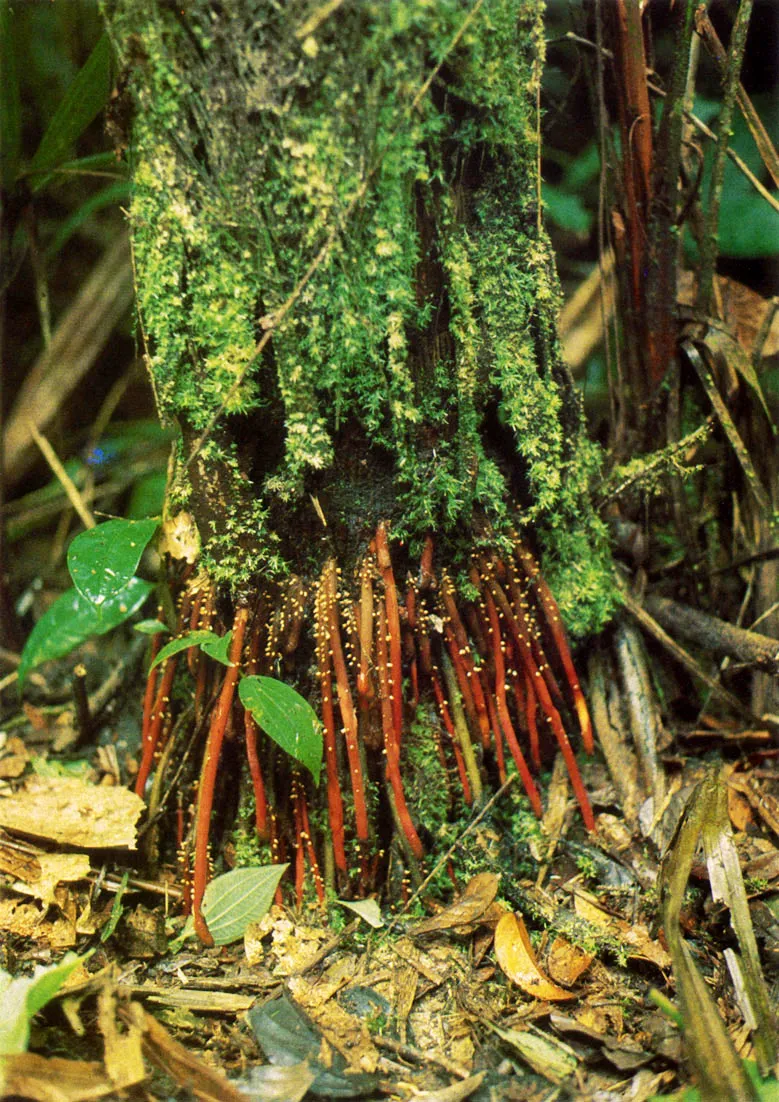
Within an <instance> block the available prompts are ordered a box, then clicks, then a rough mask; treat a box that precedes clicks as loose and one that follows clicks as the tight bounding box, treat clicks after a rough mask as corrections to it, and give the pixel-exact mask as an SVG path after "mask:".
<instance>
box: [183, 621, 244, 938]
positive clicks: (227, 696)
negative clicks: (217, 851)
mask: <svg viewBox="0 0 779 1102" xmlns="http://www.w3.org/2000/svg"><path fill="white" fill-rule="evenodd" d="M248 620H249V608H248V606H247V605H241V606H240V607H239V608H238V610H237V611H236V613H235V618H234V620H233V635H232V639H231V640H230V650H229V653H228V658H229V661H230V666H229V667H228V669H227V673H226V674H225V678H224V681H223V682H222V690H221V692H220V693H219V699H218V701H217V704H216V707H215V708H214V713H213V715H212V717H211V728H210V730H209V732H208V741H207V743H206V751H205V756H204V759H203V769H202V772H201V776H200V789H199V792H198V802H197V818H196V821H195V868H194V874H193V879H192V913H193V918H194V923H195V933H196V934H197V936H198V937H199V938H200V940H201V941H202V942H203V943H204V944H205V945H213V944H214V939H213V938H212V937H211V934H210V933H209V932H208V926H207V925H206V921H205V919H204V918H203V913H202V911H201V909H200V908H201V904H202V902H203V895H204V893H205V890H206V884H207V882H208V834H209V828H210V826H211V809H212V807H213V803H214V787H215V785H216V776H217V772H218V770H219V755H220V751H221V749H222V741H223V739H224V734H225V730H226V729H227V721H228V719H229V718H230V710H231V708H232V706H233V699H234V697H235V686H236V684H237V683H238V672H239V671H238V663H239V662H240V660H241V651H242V650H243V640H244V635H245V632H246V625H247V623H248Z"/></svg>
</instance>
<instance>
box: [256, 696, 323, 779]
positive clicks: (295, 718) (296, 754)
mask: <svg viewBox="0 0 779 1102" xmlns="http://www.w3.org/2000/svg"><path fill="white" fill-rule="evenodd" d="M238 695H239V696H240V698H241V703H242V704H243V706H244V708H248V709H249V711H250V712H251V713H252V715H253V716H254V718H255V720H256V721H257V723H258V724H259V725H260V727H261V728H262V729H263V731H264V732H265V734H266V735H267V736H268V737H269V738H272V739H273V741H274V742H275V743H276V744H277V745H278V746H280V747H281V748H282V750H286V752H287V753H288V754H289V755H290V757H293V758H294V759H295V760H296V761H299V762H300V764H301V765H304V766H305V767H306V769H308V771H309V772H310V773H311V775H312V777H313V778H314V783H315V784H319V771H320V769H321V767H322V729H321V727H320V725H319V720H318V719H317V717H316V713H315V712H314V709H313V708H312V707H311V705H310V704H309V703H308V701H306V700H304V699H303V697H302V696H301V695H300V693H298V692H296V691H295V690H294V689H293V688H292V687H291V686H290V685H285V684H284V682H283V681H277V680H276V678H274V677H255V676H252V677H244V678H243V680H242V681H241V683H240V684H239V686H238Z"/></svg>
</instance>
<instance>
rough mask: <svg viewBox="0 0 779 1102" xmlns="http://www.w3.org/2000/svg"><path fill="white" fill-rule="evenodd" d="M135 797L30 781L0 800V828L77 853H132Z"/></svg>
mask: <svg viewBox="0 0 779 1102" xmlns="http://www.w3.org/2000/svg"><path fill="white" fill-rule="evenodd" d="M143 808H144V803H143V800H142V799H141V798H140V796H136V795H135V793H134V792H130V791H129V790H128V789H126V788H108V787H103V786H99V785H94V784H87V783H86V782H85V781H81V780H78V779H76V778H72V777H31V778H30V780H29V781H28V782H27V783H26V785H25V786H24V788H22V789H20V790H19V791H18V792H16V793H14V795H12V796H4V797H0V826H3V827H6V828H7V829H8V830H12V831H17V832H18V833H20V834H26V835H32V836H33V837H35V838H45V839H46V840H47V841H50V842H58V843H60V844H64V845H69V846H78V847H80V848H83V849H135V840H136V838H135V824H136V823H137V821H138V818H139V817H140V814H141V812H142V811H143Z"/></svg>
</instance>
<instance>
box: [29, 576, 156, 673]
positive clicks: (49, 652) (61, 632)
mask: <svg viewBox="0 0 779 1102" xmlns="http://www.w3.org/2000/svg"><path fill="white" fill-rule="evenodd" d="M153 589H154V586H153V585H152V583H151V582H145V581H143V580H142V579H141V578H131V579H130V581H129V582H128V584H127V585H126V586H125V587H124V589H122V590H121V591H120V592H119V593H117V594H116V595H115V596H113V597H111V598H110V599H109V600H107V601H105V602H104V603H103V604H102V605H101V606H100V607H99V608H97V607H96V606H95V605H93V604H92V603H91V602H90V601H87V600H85V599H84V597H82V596H81V594H80V593H79V591H78V590H77V589H75V588H74V589H68V590H66V591H65V593H63V594H62V596H61V597H58V598H57V600H56V601H55V602H54V604H53V605H52V606H51V608H50V609H49V610H48V611H47V612H45V613H44V615H43V616H41V618H40V620H39V621H38V623H37V624H36V625H35V627H34V628H33V629H32V631H31V632H30V635H29V637H28V639H27V642H26V643H25V645H24V650H23V651H22V659H21V662H20V663H19V688H20V689H21V687H22V684H23V683H24V679H25V677H26V676H27V674H28V673H29V672H30V670H31V669H32V668H33V667H34V666H39V665H40V664H41V662H48V661H49V660H50V659H52V658H62V657H63V655H66V654H69V653H70V651H72V650H73V649H74V647H77V646H79V645H80V644H81V643H83V642H84V641H85V640H86V639H89V637H90V636H91V635H105V633H106V632H108V631H111V629H112V628H115V627H118V626H119V624H122V623H124V621H125V620H128V619H129V618H130V617H131V616H132V615H133V614H134V613H136V612H137V611H138V609H139V608H140V607H141V605H142V604H143V602H144V601H145V600H146V598H147V597H148V596H149V594H150V593H151V591H152V590H153Z"/></svg>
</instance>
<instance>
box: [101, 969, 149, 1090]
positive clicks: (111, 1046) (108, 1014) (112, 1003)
mask: <svg viewBox="0 0 779 1102" xmlns="http://www.w3.org/2000/svg"><path fill="white" fill-rule="evenodd" d="M97 1024H98V1027H99V1029H100V1032H101V1033H102V1035H103V1043H104V1046H105V1047H104V1060H105V1070H106V1072H107V1073H108V1078H109V1079H110V1080H111V1082H112V1083H113V1085H114V1087H115V1088H116V1089H117V1090H124V1088H125V1087H132V1086H133V1085H134V1084H135V1083H141V1082H143V1080H144V1079H145V1078H146V1071H145V1069H144V1066H143V1051H142V1047H141V1029H140V1026H139V1025H138V1023H137V1022H135V1021H132V1020H131V1021H129V1022H126V1023H124V1025H123V1029H122V1030H121V1031H120V1030H119V1028H118V1026H117V1023H116V988H115V987H114V985H113V983H112V982H111V980H109V979H108V978H106V982H105V983H104V984H103V988H102V990H101V992H100V994H99V995H98V997H97Z"/></svg>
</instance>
